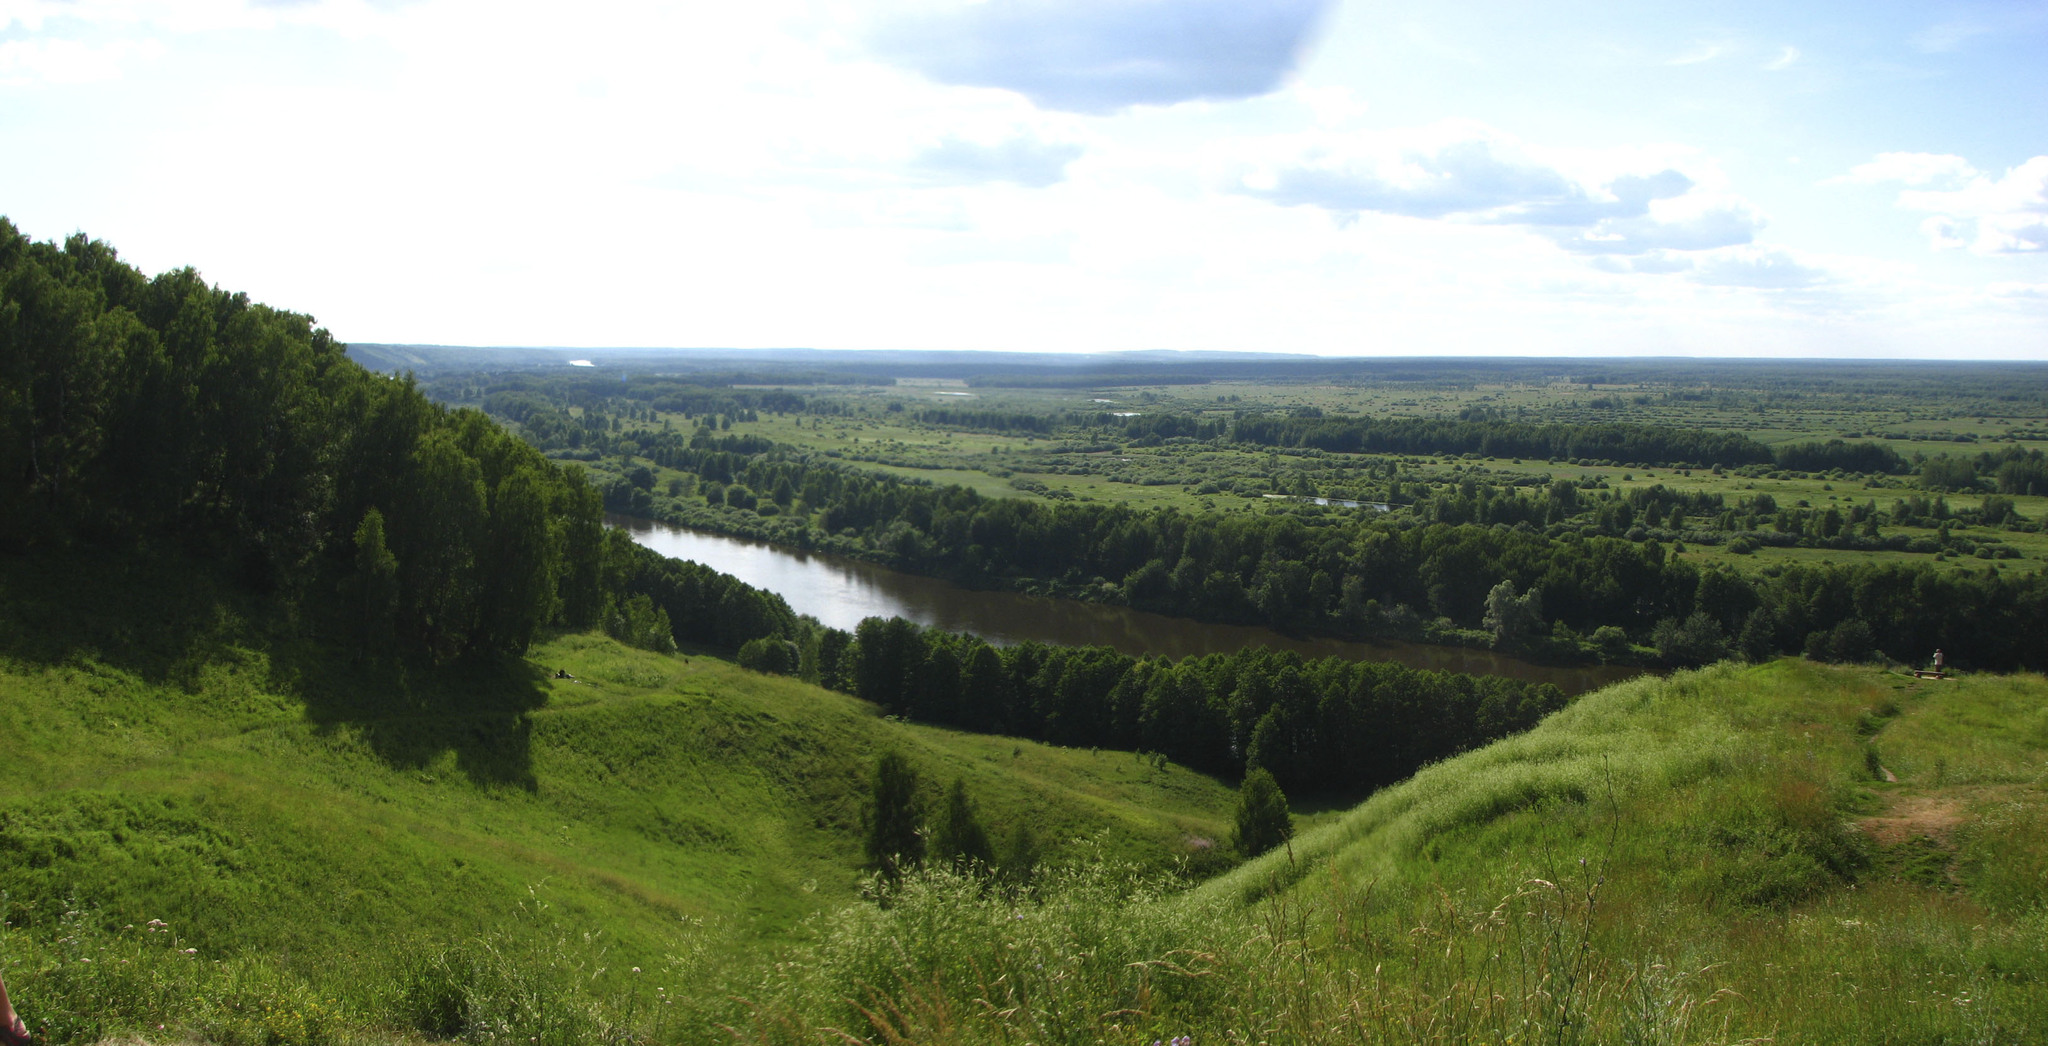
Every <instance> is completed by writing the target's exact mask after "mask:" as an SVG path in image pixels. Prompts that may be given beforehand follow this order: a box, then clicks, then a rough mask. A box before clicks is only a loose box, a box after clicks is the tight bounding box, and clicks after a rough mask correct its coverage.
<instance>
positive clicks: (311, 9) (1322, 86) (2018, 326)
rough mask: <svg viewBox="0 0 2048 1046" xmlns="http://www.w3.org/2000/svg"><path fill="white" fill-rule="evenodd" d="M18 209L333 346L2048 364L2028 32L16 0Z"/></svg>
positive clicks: (1862, 9) (2038, 49) (1355, 6)
mask: <svg viewBox="0 0 2048 1046" xmlns="http://www.w3.org/2000/svg"><path fill="white" fill-rule="evenodd" d="M0 215H4V216H6V217H7V218H8V219H9V220H11V221H12V222H13V223H14V224H15V225H16V226H17V227H18V228H19V229H21V231H22V232H24V233H26V234H27V235H29V236H32V237H34V238H36V239H61V238H63V237H65V236H68V235H71V234H72V233H74V232H84V233H85V234H87V235H88V236H91V237H94V238H96V239H100V240H104V241H106V242H108V243H110V244H112V245H113V246H114V247H115V248H116V249H118V250H119V251H120V252H121V254H122V256H123V257H124V258H126V259H128V260H129V261H130V262H132V263H134V264H136V265H137V266H139V267H141V268H142V269H144V270H145V271H147V272H151V273H155V272H160V271H164V270H167V269H172V268H179V267H184V266H191V267H193V268H196V269H198V270H199V271H200V272H201V273H202V274H204V275H205V277H206V278H207V279H208V280H210V281H212V282H214V283H216V284H219V285H220V286H223V287H226V288H229V289H232V290H239V291H246V292H247V293H249V294H250V296H251V297H253V298H255V299H256V300H259V301H263V302H266V303H269V304H272V305H275V306H279V307H282V308H288V309H291V310H294V311H297V312H303V313H309V314H311V315H313V316H314V317H315V318H316V319H317V321H318V322H319V323H320V324H322V325H323V326H326V327H328V328H329V329H330V330H332V331H333V332H334V334H335V336H336V337H338V338H340V339H341V340H343V341H351V342H400V343H417V344H448V345H551V346H575V347H583V346H588V347H618V346H672V347H693V346H719V347H783V346H807V347H816V348H843V349H871V348H873V349H880V348H887V349H1007V350H1030V351H1106V350H1120V349H1217V350H1237V351H1273V352H1298V353H1317V354H1325V355H1362V356H1374V355H1395V356H1413V355H1438V354H1465V355H1516V356H1521V355H1572V356H1598V355H1683V356H1772V357H1828V356H1836V357H1858V358H1885V357H1917V358H1958V359H1960V358H2017V359H2048V0H2029V2H2016V0H2015V2H1988V3H1946V2H1942V0H1913V2H1894V0H1855V2H1846V0H1843V2H1838V0H1799V2H1796V3H1787V2H1785V0H1773V2H1769V3H1763V2H1751V0H1715V2H1712V3H1689V2H1684V0H1671V2H1664V3H1656V4H1616V3H1613V2H1611V0H1606V2H1600V3H1589V2H1579V0H1553V2H1549V3H1543V4H1531V3H1527V2H1526V0H1503V2H1494V0H1470V2H1462V3H1457V4H1405V5H1404V4H1392V3H1385V2H1368V0H979V2H974V0H875V2H865V3H855V2H843V0H794V2H789V3H778V2H773V0H754V2H747V3H717V4H713V3H637V2H631V0H621V2H603V0H591V2H584V3H577V4H522V3H517V2H506V0H488V2H485V0H262V2H259V0H0Z"/></svg>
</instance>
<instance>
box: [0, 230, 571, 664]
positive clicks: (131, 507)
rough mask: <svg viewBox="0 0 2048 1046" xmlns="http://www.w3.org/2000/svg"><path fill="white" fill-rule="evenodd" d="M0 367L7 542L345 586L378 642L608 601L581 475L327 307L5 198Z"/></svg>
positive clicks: (316, 595) (490, 646) (440, 646)
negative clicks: (274, 293) (333, 326)
mask: <svg viewBox="0 0 2048 1046" xmlns="http://www.w3.org/2000/svg"><path fill="white" fill-rule="evenodd" d="M0 372H4V373H5V374H6V376H7V380H6V382H5V383H4V384H5V385H6V387H7V389H8V391H7V392H6V393H4V394H0V458H4V460H6V461H8V462H10V463H15V462H19V463H20V464H21V466H22V467H19V468H15V467H10V468H8V469H5V470H0V506H4V508H0V547H6V548H12V549H17V550H19V549H23V548H30V547H56V546H62V545H65V544H71V543H80V544H85V545H91V546H95V547H99V548H103V549H129V548H146V547H149V546H151V545H152V544H154V543H156V542H159V541H163V540H164V539H166V538H168V539H170V542H171V543H182V545H183V546H184V547H186V548H191V549H197V550H202V551H203V554H205V555H206V556H208V557H209V558H211V559H213V560H215V561H216V562H217V563H219V564H220V566H221V568H222V569H224V570H225V571H227V572H229V573H230V574H232V575H233V576H235V577H237V578H239V579H240V580H242V581H243V582H245V583H247V584H250V585H252V586H255V587H257V588H261V589H265V590H277V591H281V592H284V593H286V594H288V595H291V596H293V597H294V598H295V599H299V600H306V599H325V598H328V597H329V595H330V594H331V593H332V592H334V591H335V589H336V588H337V587H338V588H340V589H343V590H345V592H346V598H347V599H348V600H349V601H351V602H353V603H355V604H356V605H357V606H358V607H359V608H360V612H359V613H358V614H357V615H355V618H356V620H354V621H351V622H350V623H349V625H348V628H349V630H350V631H351V632H352V633H353V637H354V638H355V639H356V641H357V643H358V645H359V648H360V649H362V650H365V651H370V650H375V651H376V652H378V653H380V654H381V653H383V652H386V651H387V650H392V649H394V648H395V650H396V652H399V653H405V654H411V655H418V656H422V657H424V658H425V659H427V660H432V661H440V662H446V661H449V660H452V659H454V658H456V657H459V656H463V655H482V656H486V657H501V656H508V655H513V656H516V655H517V654H520V653H522V652H523V651H525V649H526V648H527V646H528V645H529V644H530V643H531V642H532V641H533V639H534V636H535V634H536V632H537V631H538V630H539V629H540V628H542V627H543V626H545V625H547V624H549V623H551V622H554V621H556V620H557V619H558V616H559V615H560V614H561V612H562V611H563V610H564V609H572V610H573V614H572V616H573V617H575V618H576V622H575V623H578V624H583V623H587V622H588V621H589V620H591V619H592V617H593V616H594V610H595V606H596V603H595V602H594V598H593V597H594V594H593V593H592V592H591V591H590V578H589V577H588V576H587V574H579V573H578V572H577V571H576V570H575V569H573V568H574V566H575V562H574V560H573V558H572V557H566V556H565V552H566V545H567V544H568V543H569V542H571V541H579V542H587V541H589V540H590V539H591V537H592V536H593V535H594V532H595V529H596V527H597V525H598V524H597V514H598V511H599V506H598V505H597V504H596V503H595V502H594V501H593V500H592V499H590V498H588V497H585V496H583V495H582V494H581V491H582V483H581V479H580V477H579V476H578V475H576V474H572V473H570V472H568V471H566V470H565V469H563V468H562V467H561V466H557V465H554V464H552V463H550V462H548V461H547V460H546V459H545V458H543V457H542V456H541V455H540V454H539V452H538V451H536V450H534V449H533V448H532V447H530V446H528V445H526V444H525V443H522V442H521V441H519V440H518V439H517V438H516V437H513V436H511V435H509V434H507V433H505V432H504V431H502V430H501V429H500V428H499V427H498V426H497V425H495V424H493V423H492V422H491V421H490V420H489V419H487V418H486V417H484V416H483V415H481V414H479V413H477V412H475V411H448V410H444V409H442V408H440V407H437V406H434V405H433V404H432V403H429V402H428V401H427V400H426V398H425V397H424V396H422V395H421V394H420V392H419V391H418V389H416V388H415V387H414V386H413V384H412V383H411V382H410V381H394V380H391V379H389V378H386V377H383V376H380V375H373V374H370V373H369V372H367V371H365V370H363V369H362V368H361V367H359V366H357V365H355V364H354V363H352V362H350V361H349V360H348V359H347V358H346V357H345V356H344V355H343V351H342V346H340V345H338V344H336V343H335V342H334V340H333V338H332V337H331V336H330V335H329V334H328V332H327V331H325V330H320V329H316V328H314V327H313V325H312V321H311V320H310V319H309V318H308V317H305V316H301V315H296V314H293V313H289V312H283V311H280V310H276V309H272V308H269V307H267V306H263V305H257V304H253V303H251V302H250V301H249V299H248V297H247V296H246V295H240V294H232V293H229V292H227V291H224V290H221V289H219V288H212V287H208V286H207V285H206V284H205V282H204V281H203V280H202V279H200V277H199V275H198V273H196V272H193V271H192V270H190V269H183V270H177V271H173V272H168V273H164V274H162V275H160V276H158V277H156V278H155V279H153V280H151V279H145V278H144V277H143V276H142V275H141V274H140V273H138V272H136V271H135V270H133V269H131V268H130V267H128V266H127V265H125V264H124V263H122V262H121V261H119V259H118V258H117V257H116V255H115V253H114V251H113V250H112V249H111V248H109V247H107V246H106V245H105V244H101V243H98V242H95V241H89V240H87V239H85V238H84V237H83V236H77V237H73V238H72V239H71V240H69V241H67V242H66V243H65V244H64V245H63V247H62V248H61V249H60V248H59V247H57V246H56V245H55V244H48V243H29V242H26V241H25V240H23V239H22V237H21V236H20V235H19V233H18V232H17V231H16V230H15V229H14V227H13V226H12V225H11V224H8V223H6V222H5V220H4V219H0ZM373 517H374V518H375V520H376V522H375V523H374V524H373V523H371V522H370V521H371V519H372V518H373Z"/></svg>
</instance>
